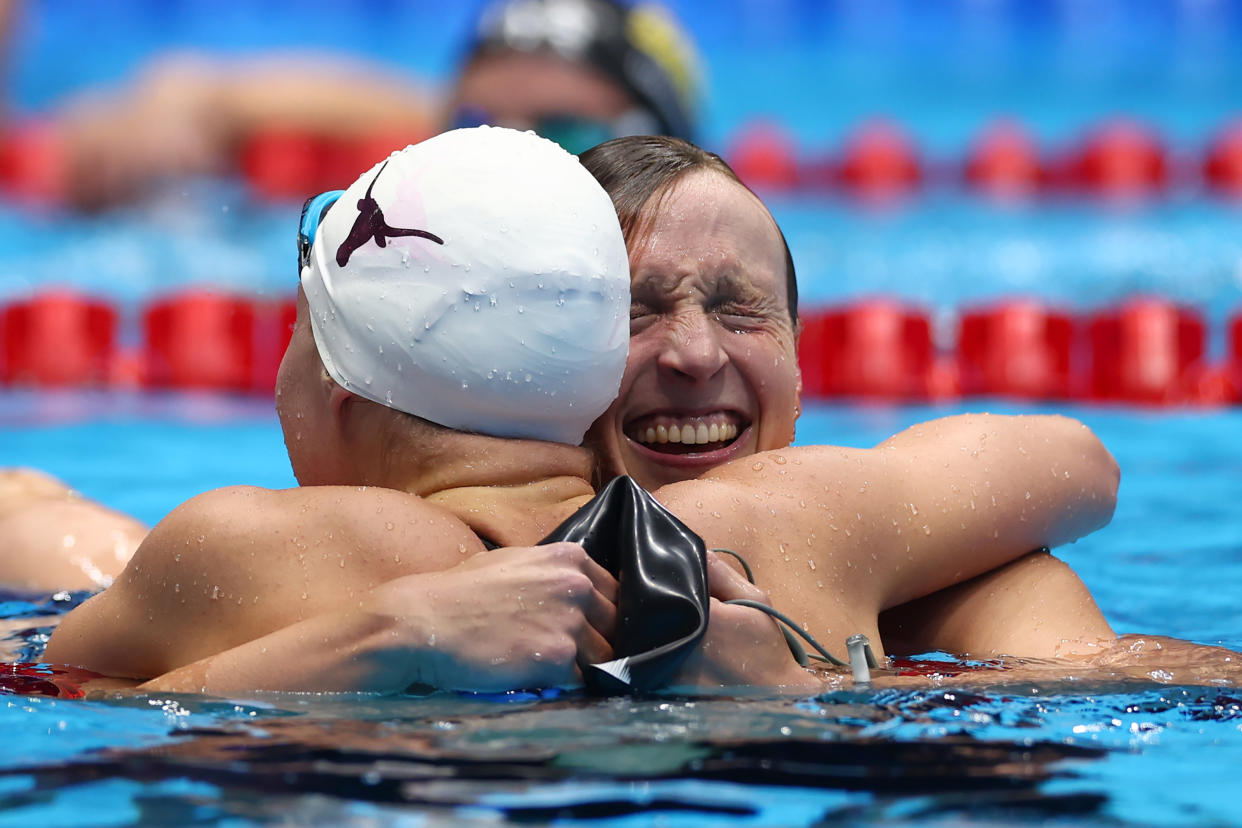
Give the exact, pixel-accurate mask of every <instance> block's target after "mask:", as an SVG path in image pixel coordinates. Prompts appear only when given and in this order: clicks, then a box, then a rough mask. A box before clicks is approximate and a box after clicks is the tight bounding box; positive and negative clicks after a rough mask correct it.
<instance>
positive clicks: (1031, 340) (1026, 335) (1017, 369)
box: [957, 300, 1075, 399]
mask: <svg viewBox="0 0 1242 828" xmlns="http://www.w3.org/2000/svg"><path fill="white" fill-rule="evenodd" d="M1074 334H1075V325H1074V321H1073V319H1072V318H1071V317H1070V315H1069V314H1067V313H1063V312H1058V311H1054V310H1051V309H1049V308H1046V307H1044V306H1042V305H1040V304H1039V303H1037V302H1034V301H1029V300H1027V301H1011V302H1005V303H1002V304H999V305H995V306H992V307H987V308H980V309H977V310H972V311H967V312H966V313H964V314H962V317H961V320H960V321H959V327H958V340H957V366H958V377H959V383H960V388H961V393H962V394H963V395H975V394H1000V395H1005V396H1013V397H1022V398H1026V399H1067V398H1069V397H1070V396H1071V395H1072V376H1073V374H1072V361H1073V354H1074V341H1075V336H1074Z"/></svg>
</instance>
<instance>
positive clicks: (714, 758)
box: [0, 393, 1242, 826]
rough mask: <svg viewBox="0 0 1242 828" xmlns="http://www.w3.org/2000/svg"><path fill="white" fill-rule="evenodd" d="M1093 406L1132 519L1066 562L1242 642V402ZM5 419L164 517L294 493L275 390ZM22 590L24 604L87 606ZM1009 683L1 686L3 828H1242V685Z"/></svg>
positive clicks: (83, 480) (891, 427) (83, 478)
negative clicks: (354, 827)
mask: <svg viewBox="0 0 1242 828" xmlns="http://www.w3.org/2000/svg"><path fill="white" fill-rule="evenodd" d="M971 407H972V408H974V409H976V410H977V409H979V408H989V409H991V410H994V411H1014V410H1017V409H1016V408H1015V407H1014V406H1012V405H1010V404H1004V403H1000V402H995V403H989V404H981V405H976V406H971ZM956 410H959V409H958V408H929V407H855V406H834V405H813V406H811V407H810V408H809V409H808V410H807V412H806V413H805V414H804V415H803V420H802V423H801V430H800V433H799V439H800V440H801V441H806V442H835V443H841V444H847V445H868V444H872V443H874V442H876V441H878V440H880V439H883V438H884V437H885V436H887V435H889V434H891V433H892V432H893V431H895V430H897V429H900V428H903V427H905V426H906V425H909V424H912V423H915V422H918V421H921V420H925V419H927V418H929V417H933V416H939V415H942V414H946V413H952V412H953V411H956ZM1024 410H1025V409H1024ZM1069 413H1071V414H1073V415H1074V416H1077V417H1079V418H1081V419H1083V420H1084V421H1085V422H1087V423H1088V424H1089V425H1090V426H1091V427H1092V428H1093V429H1094V430H1095V431H1096V432H1097V433H1098V434H1099V435H1100V436H1101V437H1102V438H1103V439H1104V441H1105V442H1106V443H1107V444H1108V445H1109V446H1110V448H1111V449H1112V450H1113V452H1114V453H1115V454H1116V455H1117V457H1118V460H1119V462H1120V463H1121V466H1122V468H1123V470H1124V472H1123V482H1122V487H1121V494H1120V501H1119V505H1118V510H1117V516H1116V518H1115V519H1114V521H1113V523H1112V524H1111V525H1110V526H1109V527H1107V528H1106V529H1104V530H1102V531H1100V532H1098V533H1096V534H1094V535H1091V536H1089V537H1087V538H1085V539H1083V540H1081V541H1079V542H1078V543H1077V544H1074V545H1071V546H1068V547H1065V548H1063V549H1059V550H1057V552H1058V554H1059V555H1060V556H1061V557H1063V558H1064V559H1065V560H1067V561H1068V562H1069V563H1070V564H1071V565H1073V566H1074V568H1075V569H1077V570H1078V571H1079V573H1080V574H1081V575H1082V576H1083V578H1084V580H1085V581H1086V582H1087V584H1088V586H1089V587H1090V588H1091V590H1092V591H1093V593H1094V594H1095V595H1096V597H1097V599H1098V601H1099V603H1100V605H1101V608H1102V609H1103V610H1104V613H1105V615H1106V616H1107V617H1108V619H1109V620H1110V622H1112V624H1113V625H1114V627H1115V628H1116V629H1117V630H1118V632H1122V633H1126V632H1143V633H1159V634H1165V635H1172V636H1176V637H1179V638H1185V639H1189V640H1192V641H1196V642H1199V643H1204V644H1221V645H1224V646H1226V647H1229V648H1232V649H1235V650H1239V651H1242V607H1239V604H1238V602H1237V600H1236V596H1237V595H1239V594H1242V544H1240V543H1239V540H1238V539H1239V538H1242V504H1240V503H1239V500H1238V498H1237V497H1236V492H1237V489H1236V486H1237V480H1238V473H1239V470H1242V445H1239V443H1238V441H1236V440H1232V439H1231V437H1232V436H1233V435H1235V434H1237V433H1238V429H1239V427H1240V426H1242V410H1239V409H1228V410H1223V411H1215V412H1211V413H1192V412H1158V413H1157V412H1151V411H1143V410H1138V409H1121V408H1117V409H1108V408H1088V407H1082V408H1077V409H1073V410H1071V411H1070V412H1069ZM0 429H2V430H3V433H4V435H5V445H6V451H7V452H8V454H9V458H8V459H10V460H11V461H12V462H16V463H25V464H30V465H35V466H38V467H41V468H46V469H49V470H51V471H52V472H54V473H57V474H61V475H64V476H65V477H67V478H68V479H70V480H74V481H77V482H78V483H79V485H80V486H81V488H82V489H83V490H84V491H85V493H86V494H88V495H91V496H94V497H98V498H100V499H102V500H103V501H104V502H106V503H109V504H110V505H113V506H116V507H118V508H124V509H127V510H129V511H131V512H134V513H136V514H138V515H139V516H141V517H142V518H143V519H145V520H148V521H154V520H157V519H158V518H159V516H160V515H162V514H163V513H164V512H166V511H167V510H168V509H170V508H171V507H172V506H174V505H176V504H177V503H178V502H180V501H181V500H183V499H185V498H186V497H188V496H190V495H192V494H194V493H196V492H198V491H201V490H203V489H206V488H210V487H212V486H216V485H223V484H226V483H239V482H243V483H251V484H255V485H262V486H286V485H292V483H293V480H292V476H291V474H290V472H289V470H288V463H287V460H286V459H285V458H284V455H283V450H282V446H281V442H280V433H279V427H278V424H277V423H276V420H275V416H274V414H273V412H272V411H271V408H270V403H267V402H262V401H256V400H248V399H239V398H225V397H194V396H176V395H169V396H150V395H138V394H135V395H123V394H109V395H99V394H68V393H66V394H61V395H48V394H28V395H23V394H9V395H6V396H5V397H4V403H3V405H2V406H0ZM8 597H9V598H11V599H13V600H10V601H7V602H3V601H0V613H2V614H4V615H6V616H7V617H10V618H12V617H15V616H21V615H23V614H25V615H31V616H33V615H39V614H41V613H44V612H46V611H48V609H49V608H51V609H52V610H53V611H55V610H56V609H57V608H58V607H68V606H71V605H72V602H73V598H74V597H75V596H59V598H60V601H59V602H56V601H50V602H49V601H47V600H46V599H47V596H42V597H38V596H8ZM35 623H44V622H42V621H37V622H35ZM26 640H27V641H33V642H34V643H33V644H31V645H30V646H31V647H32V649H37V647H38V637H37V636H29V635H28V636H27V637H26ZM929 658H933V659H945V658H947V657H946V656H943V655H933V656H929ZM995 676H996V677H995V683H994V684H985V685H983V686H980V685H978V684H976V683H972V684H971V685H969V686H958V685H955V683H954V680H953V679H952V678H951V677H950V678H945V679H942V680H939V681H935V682H931V681H929V683H928V684H927V685H926V686H925V687H920V688H918V689H907V690H892V689H889V690H858V689H855V690H849V691H842V692H834V693H830V694H827V695H824V696H822V697H817V698H786V697H780V696H771V695H766V694H763V693H758V692H754V693H750V692H748V693H743V694H741V695H727V696H707V697H701V698H687V697H684V696H675V695H671V696H668V697H656V698H648V699H638V700H632V699H609V700H594V699H589V698H585V697H581V696H579V695H576V694H573V693H566V694H555V693H553V694H547V695H545V696H544V697H542V698H537V697H534V696H532V695H530V694H512V695H509V696H501V697H495V696H491V697H470V696H464V695H461V694H433V695H430V696H423V697H418V696H404V697H395V698H375V697H369V696H335V697H332V696H328V697H325V696H315V695H304V694H287V695H286V694H260V695H256V696H254V697H247V696H244V695H242V696H238V697H236V698H230V699H215V698H202V697H188V696H159V697H143V696H139V697H129V698H117V699H114V700H109V701H73V700H66V699H63V698H55V697H49V696H11V695H10V696H0V732H3V733H5V734H6V737H7V744H8V749H7V750H6V751H5V752H4V753H3V756H0V825H10V824H12V825H19V824H20V825H23V826H26V825H30V824H37V825H42V826H51V825H79V824H82V820H83V815H84V814H87V813H89V814H90V824H97V825H128V824H140V823H141V824H230V825H246V824H266V823H273V822H282V821H283V822H286V823H288V822H292V823H296V824H317V825H348V824H358V825H361V824H373V823H374V822H375V821H379V822H382V823H385V824H411V825H426V824H431V825H435V824H446V825H447V824H454V825H457V824H476V823H477V824H494V822H495V821H496V820H507V821H515V822H516V821H520V822H544V821H550V820H552V819H554V818H555V819H557V820H558V821H560V822H562V823H564V824H592V825H630V824H635V825H637V824H649V823H650V821H651V820H652V819H653V818H654V817H655V816H656V815H658V817H659V820H660V823H661V824H670V825H682V824H684V825H701V824H737V825H773V826H776V825H800V824H811V823H818V822H821V821H823V822H837V821H841V822H850V823H859V824H877V825H896V824H905V823H908V822H911V821H919V822H932V823H937V822H950V823H954V824H978V825H990V824H997V823H1006V824H1009V823H1015V822H1017V823H1028V824H1035V823H1040V824H1042V823H1043V822H1045V821H1048V820H1053V821H1055V822H1057V823H1059V824H1060V823H1063V824H1070V825H1076V824H1084V825H1097V824H1134V825H1139V824H1141V825H1151V824H1157V825H1202V824H1217V825H1237V824H1242V819H1239V818H1238V817H1237V816H1236V815H1235V814H1234V813H1233V811H1234V807H1233V805H1234V801H1233V796H1232V794H1231V793H1230V791H1231V790H1232V789H1233V785H1232V782H1233V776H1234V772H1235V769H1236V768H1237V767H1239V764H1240V763H1242V691H1240V690H1239V689H1238V688H1234V687H1223V686H1222V687H1184V686H1178V685H1176V684H1160V683H1157V682H1155V681H1142V680H1135V679H1126V680H1122V679H1118V678H1107V677H1106V678H1099V679H1080V680H1077V681H1070V682H1064V681H1061V682H1041V683H1020V682H1019V683H1010V684H1006V683H1005V682H1006V678H1005V674H1004V672H1003V671H1001V672H998V673H996V674H995Z"/></svg>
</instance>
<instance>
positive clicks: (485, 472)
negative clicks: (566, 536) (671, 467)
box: [379, 433, 595, 545]
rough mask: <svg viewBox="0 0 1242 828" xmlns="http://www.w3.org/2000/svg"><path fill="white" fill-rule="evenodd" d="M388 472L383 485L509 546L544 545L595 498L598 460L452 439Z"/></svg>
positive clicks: (544, 447) (525, 444)
mask: <svg viewBox="0 0 1242 828" xmlns="http://www.w3.org/2000/svg"><path fill="white" fill-rule="evenodd" d="M388 468H389V469H390V473H389V475H388V479H387V480H386V481H384V482H381V483H380V484H379V485H383V486H386V487H388V488H393V489H400V490H403V491H407V492H410V493H411V494H416V495H418V496H419V497H422V498H424V499H426V500H428V501H430V502H432V503H435V504H436V505H438V506H440V507H442V508H444V509H447V510H448V511H450V512H452V513H453V514H455V515H457V516H458V517H459V518H460V519H461V520H462V521H464V522H465V523H466V524H467V525H468V526H470V527H471V528H472V529H473V530H474V531H475V532H477V533H478V534H481V535H484V536H485V537H487V538H489V539H490V540H492V541H495V542H497V543H500V544H504V545H527V544H533V543H535V542H537V541H538V540H540V539H542V538H543V537H544V536H545V535H547V534H548V533H549V532H551V531H552V529H554V528H556V526H557V525H559V524H560V522H561V521H563V520H564V519H565V518H567V517H568V516H569V515H571V514H572V513H573V512H574V511H575V510H576V509H577V508H578V507H579V506H581V505H582V504H583V503H585V502H586V501H587V500H589V499H590V498H591V497H592V496H593V495H594V494H595V492H594V489H593V488H592V487H591V483H590V480H591V470H592V461H591V455H590V454H589V453H588V452H587V450H586V449H582V448H578V447H576V446H568V445H564V444H561V443H545V442H539V441H535V440H506V439H499V438H495V437H484V436H481V435H477V434H462V433H450V434H447V435H444V439H443V440H441V441H437V445H436V446H435V448H434V449H432V450H431V451H427V447H426V446H424V447H420V448H419V450H418V458H417V460H415V459H414V458H410V462H401V460H400V458H395V459H394V460H393V461H390V462H389V464H388Z"/></svg>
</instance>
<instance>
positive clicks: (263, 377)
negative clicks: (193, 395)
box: [143, 290, 296, 392]
mask: <svg viewBox="0 0 1242 828" xmlns="http://www.w3.org/2000/svg"><path fill="white" fill-rule="evenodd" d="M295 314H296V306H295V303H294V302H293V300H283V301H270V300H262V299H251V298H245V297H240V296H233V295H229V294H224V293H213V292H210V291H203V290H192V291H186V292H183V293H178V294H176V295H174V296H169V297H166V298H164V299H161V300H159V301H157V302H153V303H151V304H150V305H148V306H147V308H146V310H145V312H144V313H143V327H144V345H145V350H144V371H143V376H144V380H145V382H146V384H147V385H148V386H151V387H155V388H179V389H204V390H215V391H260V392H267V391H271V390H272V389H273V388H275V386H276V371H277V368H278V367H279V365H280V360H281V357H282V356H283V355H284V352H285V347H286V346H287V345H288V344H289V336H290V334H291V332H292V330H293V319H294V316H295Z"/></svg>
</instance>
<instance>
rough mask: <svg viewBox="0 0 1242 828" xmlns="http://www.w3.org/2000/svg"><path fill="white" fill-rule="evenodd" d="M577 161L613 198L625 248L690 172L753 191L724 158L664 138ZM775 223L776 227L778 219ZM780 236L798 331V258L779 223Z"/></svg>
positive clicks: (618, 142) (614, 146) (622, 144)
mask: <svg viewBox="0 0 1242 828" xmlns="http://www.w3.org/2000/svg"><path fill="white" fill-rule="evenodd" d="M578 158H579V160H580V161H581V162H582V166H584V167H586V168H587V172H589V173H591V175H593V176H595V180H596V181H598V182H599V183H600V186H601V187H603V188H604V190H605V191H606V192H607V193H608V196H609V198H611V199H612V206H613V207H614V208H615V209H616V211H617V218H619V219H620V220H621V231H622V233H624V235H625V243H626V246H629V245H631V244H632V243H633V241H634V239H635V237H637V236H640V235H642V234H643V233H644V232H645V231H646V227H647V225H648V224H649V222H650V221H651V220H652V219H653V216H652V215H651V213H653V212H654V210H652V211H650V212H647V213H644V208H645V207H647V205H648V203H649V202H650V201H651V199H652V198H657V197H661V196H663V195H664V194H665V193H667V192H668V191H669V190H670V189H671V188H672V186H673V184H674V183H675V182H676V181H678V180H679V179H681V178H682V177H683V176H685V175H687V174H688V173H692V172H697V171H706V172H714V173H718V174H719V175H723V176H724V177H725V178H727V179H729V180H730V181H734V182H736V183H737V184H738V186H740V187H743V188H745V189H746V190H747V191H748V192H752V191H751V190H750V188H749V187H747V186H746V185H745V184H743V183H742V180H741V179H740V178H738V177H737V173H735V172H734V171H733V168H732V167H730V166H729V165H728V164H727V163H726V162H725V160H724V159H723V158H721V157H720V156H719V155H717V154H716V153H714V152H708V151H707V150H704V149H700V148H699V147H696V146H695V145H694V144H692V143H690V142H689V141H685V140H682V139H681V138H670V137H668V136H664V135H630V136H627V137H625V138H614V139H613V140H611V141H605V142H604V143H602V144H599V145H598V146H595V147H592V148H591V149H589V150H587V151H586V152H584V153H582V155H580V156H578ZM752 194H753V192H752ZM756 198H758V196H756ZM760 201H761V202H762V199H760ZM654 206H655V207H658V206H659V205H658V204H656V205H654ZM769 215H770V213H769ZM772 223H773V224H776V219H775V218H774V219H773V220H772ZM776 232H777V234H778V235H779V236H780V237H781V245H782V246H783V247H784V248H785V291H786V294H787V295H788V297H789V319H790V321H791V322H792V323H793V325H794V328H795V329H796V328H797V327H798V279H797V276H796V274H795V272H794V262H793V256H792V255H791V254H790V252H789V243H788V242H787V241H785V234H784V232H782V231H781V228H780V225H779V224H776Z"/></svg>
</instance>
